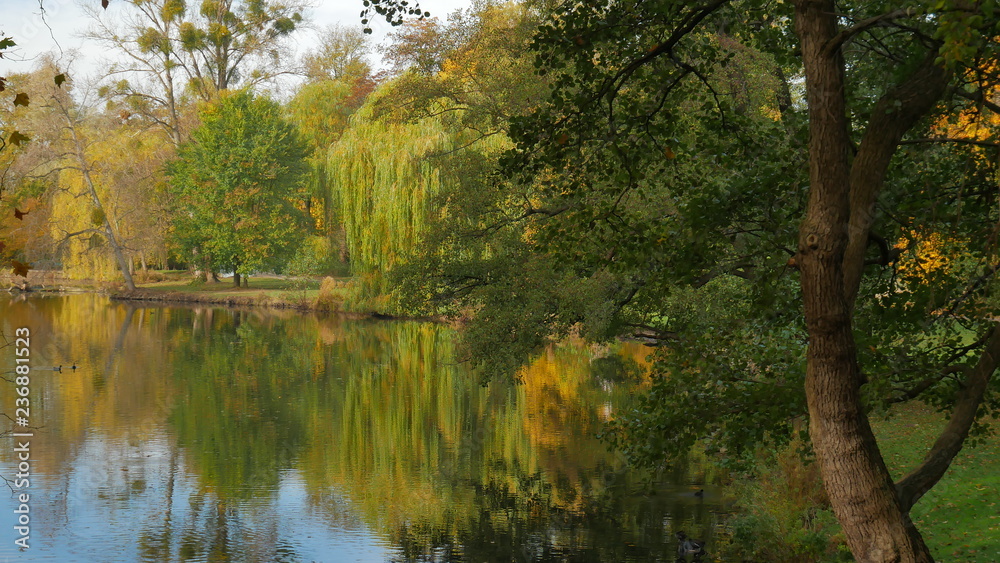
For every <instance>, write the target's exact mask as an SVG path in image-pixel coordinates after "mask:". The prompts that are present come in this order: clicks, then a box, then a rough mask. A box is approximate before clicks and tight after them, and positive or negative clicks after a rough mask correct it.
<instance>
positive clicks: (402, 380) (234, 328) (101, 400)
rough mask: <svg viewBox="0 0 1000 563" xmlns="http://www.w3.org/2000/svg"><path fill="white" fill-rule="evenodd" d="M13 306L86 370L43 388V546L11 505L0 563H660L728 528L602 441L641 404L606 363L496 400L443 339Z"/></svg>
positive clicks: (92, 305)
mask: <svg viewBox="0 0 1000 563" xmlns="http://www.w3.org/2000/svg"><path fill="white" fill-rule="evenodd" d="M0 311H2V313H3V314H2V315H0V321H2V323H3V324H2V325H0V326H2V327H4V330H5V331H6V332H10V331H9V330H8V328H9V327H11V326H21V325H23V324H32V325H33V326H34V328H33V333H34V334H35V335H36V336H37V337H38V339H37V340H35V339H34V338H33V342H32V358H33V361H34V364H33V365H35V366H53V365H60V364H62V365H69V364H70V363H76V364H78V365H79V366H80V369H79V370H77V371H66V370H63V371H62V372H53V371H43V370H39V371H38V372H37V373H35V375H34V376H33V377H32V417H33V418H32V422H33V423H34V424H38V425H40V426H44V428H43V429H42V430H39V431H36V436H35V437H34V438H32V443H31V448H32V458H33V462H32V487H31V489H30V491H29V493H30V494H31V495H32V498H31V509H32V513H31V514H32V522H31V532H32V533H31V540H30V541H31V546H32V547H31V549H30V550H29V551H27V552H24V553H18V552H17V549H16V547H15V546H14V544H13V541H14V539H15V537H16V536H15V532H14V530H13V526H14V523H15V517H16V515H15V514H14V513H13V509H14V507H15V506H16V502H15V500H16V499H15V498H14V497H9V498H8V499H5V498H3V493H0V563H4V561H8V560H9V561H59V562H63V561H81V562H88V561H95V562H105V561H107V562H115V561H143V560H146V561H220V560H229V561H246V562H255V561H266V562H274V561H305V562H309V561H317V562H341V561H344V562H349V561H388V560H398V561H405V560H411V561H412V560H419V561H430V560H441V561H443V560H449V561H451V560H464V561H475V562H481V561H494V560H498V561H499V560H503V561H511V560H528V559H536V560H545V561H557V560H558V561H563V560H572V561H580V562H598V561H636V562H641V561H660V560H664V556H667V557H670V556H671V555H672V554H675V550H676V540H675V539H674V536H673V534H674V532H675V531H676V530H678V529H684V530H687V531H689V532H692V533H694V532H697V533H698V536H696V537H699V538H706V539H707V538H708V537H709V536H710V535H711V533H712V531H711V530H712V529H713V527H714V526H716V525H717V523H718V522H719V512H720V509H722V506H721V503H720V502H719V500H718V499H719V497H718V496H717V495H713V494H711V493H710V494H706V495H705V497H704V498H696V497H694V496H693V492H692V491H693V490H694V489H692V486H693V485H694V484H693V482H691V481H689V479H691V476H690V475H689V474H688V473H687V472H686V471H681V472H680V473H678V474H676V475H664V479H665V481H667V482H666V483H663V482H660V483H657V484H656V485H655V486H654V485H651V484H649V483H647V482H646V481H645V478H642V477H640V476H638V475H635V474H631V473H630V472H627V471H624V470H623V468H622V464H621V459H619V458H618V456H615V455H614V454H610V453H609V452H608V451H607V449H606V446H605V445H604V444H602V443H600V442H599V441H597V440H596V438H595V437H594V434H596V432H597V431H598V430H599V429H600V424H601V422H602V421H604V420H607V418H608V417H609V416H611V414H612V413H614V412H616V410H618V409H619V408H621V407H622V405H624V404H627V400H628V399H629V397H628V395H629V394H630V392H631V390H632V388H631V387H629V385H628V383H627V381H626V380H627V379H628V378H627V377H623V376H622V373H625V372H622V370H621V369H619V368H622V367H623V366H625V367H627V362H624V361H622V360H620V359H616V357H615V356H613V355H612V356H606V357H605V356H601V357H600V358H602V359H598V360H595V359H594V355H593V354H592V353H591V352H590V351H588V350H587V349H586V348H583V347H579V346H565V347H559V348H558V349H550V350H549V351H547V352H546V353H545V354H543V355H542V356H541V357H540V358H538V359H537V360H536V361H535V362H534V363H532V365H531V366H529V367H528V368H526V370H525V371H524V372H523V374H522V375H523V383H522V384H520V385H515V386H511V385H506V384H495V385H490V386H489V387H487V388H483V387H480V386H479V384H478V381H477V380H475V378H473V377H471V376H470V375H468V374H465V373H463V372H462V371H461V370H460V368H459V367H457V366H456V365H455V364H454V362H453V361H451V357H450V355H449V351H450V350H451V346H452V344H451V338H452V333H451V332H450V331H448V329H446V328H443V327H440V326H436V325H426V324H417V323H364V322H349V321H344V320H337V319H334V318H313V317H309V316H300V315H294V314H285V315H284V316H277V315H274V314H270V313H267V312H265V311H262V310H255V311H253V312H236V311H230V310H221V309H214V310H213V309H184V308H162V309H160V308H137V309H136V308H129V307H126V306H124V305H121V304H113V303H109V302H108V301H107V299H106V298H103V297H99V296H94V295H85V296H72V297H59V298H37V299H30V300H25V301H20V302H15V301H5V300H4V299H3V296H0ZM42 335H45V336H44V337H43V336H42ZM640 357H641V356H640ZM7 359H8V356H7V355H6V353H5V352H0V364H2V362H5V361H7ZM596 368H600V369H596ZM9 389H10V386H7V385H6V384H3V383H2V382H0V412H9V411H10V410H11V408H12V406H13V393H12V392H11V391H9ZM36 401H37V402H36ZM8 427H9V425H8V426H2V425H0V429H5V428H8ZM13 447H14V444H13V442H12V440H11V439H10V438H8V439H6V440H0V460H2V461H0V474H2V475H4V476H7V477H8V478H10V477H11V476H13V474H14V473H16V470H15V465H14V463H13V462H14V461H15V459H14V456H13V455H12V450H13ZM258 479H259V480H260V481H254V482H248V481H250V480H258ZM698 479H699V482H702V478H698ZM700 486H701V485H700V484H699V485H698V487H700ZM654 489H655V490H654ZM8 496H9V495H8ZM670 560H672V558H671V559H670Z"/></svg>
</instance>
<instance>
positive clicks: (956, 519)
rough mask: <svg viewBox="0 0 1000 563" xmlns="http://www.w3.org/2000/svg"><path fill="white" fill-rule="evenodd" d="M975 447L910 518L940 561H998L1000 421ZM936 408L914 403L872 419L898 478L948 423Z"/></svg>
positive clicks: (967, 449)
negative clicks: (885, 418) (889, 415)
mask: <svg viewBox="0 0 1000 563" xmlns="http://www.w3.org/2000/svg"><path fill="white" fill-rule="evenodd" d="M993 422H994V424H993V427H994V429H995V430H996V432H995V433H994V435H992V436H989V437H988V438H986V439H985V440H983V441H982V443H980V444H979V445H978V446H976V447H970V446H968V445H966V447H965V448H964V449H963V450H962V451H961V452H959V454H958V456H956V457H955V461H954V462H953V463H952V465H951V468H949V469H948V472H947V473H946V474H945V476H944V477H943V478H942V479H941V481H940V482H939V483H938V484H937V485H936V486H935V487H934V488H933V489H931V490H930V492H928V493H927V494H926V495H925V496H924V497H923V498H922V499H920V501H919V502H918V503H917V505H916V506H915V507H914V508H913V511H912V513H911V516H912V518H913V521H914V522H915V523H916V524H917V527H918V528H919V529H920V531H921V533H922V534H923V535H924V539H925V540H926V541H927V545H928V546H929V547H930V548H931V551H932V553H933V554H934V557H935V559H936V560H937V561H948V562H952V561H962V562H975V563H1000V423H997V422H996V421H993ZM944 423H945V418H944V417H943V416H942V415H940V414H938V413H936V412H935V411H934V409H932V408H930V407H928V406H926V405H922V404H916V403H914V404H911V405H906V406H904V407H902V408H899V409H898V410H897V411H896V416H894V417H893V418H891V419H889V420H888V421H878V422H875V423H874V427H875V434H876V436H877V437H878V442H879V446H880V447H881V448H882V454H883V455H884V456H885V462H886V464H887V465H888V466H889V471H890V472H892V475H893V477H894V478H895V479H899V477H900V476H901V475H902V474H904V473H905V472H907V471H909V470H910V469H912V468H913V467H915V466H916V464H917V463H919V462H920V460H921V459H922V458H923V456H924V455H925V454H926V452H927V450H928V449H929V448H930V446H931V444H933V443H934V440H935V439H936V438H937V436H938V433H939V432H940V431H941V428H942V427H943V426H944Z"/></svg>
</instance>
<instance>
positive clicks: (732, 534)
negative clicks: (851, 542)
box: [722, 441, 852, 563]
mask: <svg viewBox="0 0 1000 563" xmlns="http://www.w3.org/2000/svg"><path fill="white" fill-rule="evenodd" d="M801 450H802V443H801V442H798V441H794V442H792V443H790V444H788V445H787V446H786V447H785V448H783V449H782V450H780V451H778V452H761V453H760V454H759V455H758V457H757V460H756V464H755V468H754V470H753V472H752V474H750V475H747V476H746V477H744V478H742V479H740V480H738V481H737V482H736V483H735V484H734V485H733V488H734V489H737V490H739V493H738V496H737V501H736V505H737V508H738V509H739V512H738V513H737V514H736V515H734V516H733V517H731V518H730V520H729V522H728V532H729V533H728V541H724V542H723V544H724V545H723V546H722V552H723V554H724V555H725V556H726V557H725V559H726V560H736V561H787V562H789V563H794V562H801V563H812V562H816V561H851V560H852V559H851V557H850V552H849V551H847V550H846V547H843V546H844V538H843V536H842V534H841V530H840V525H839V524H838V523H837V519H836V518H835V517H834V515H833V511H832V510H831V509H830V502H829V500H828V499H827V496H826V491H825V490H824V489H823V483H822V480H821V479H820V475H819V466H818V465H817V464H816V463H813V462H812V460H811V459H809V458H808V457H807V456H805V455H804V454H803V453H802V451H801Z"/></svg>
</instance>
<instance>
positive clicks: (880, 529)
mask: <svg viewBox="0 0 1000 563" xmlns="http://www.w3.org/2000/svg"><path fill="white" fill-rule="evenodd" d="M836 12H837V9H836V7H835V5H834V2H832V1H830V0H819V1H809V0H797V1H796V3H795V24H796V32H797V34H798V36H799V39H800V41H801V47H802V57H803V62H804V65H805V74H806V92H807V99H808V104H809V122H810V125H809V127H810V129H809V135H810V136H809V182H810V189H809V202H808V206H807V210H806V217H805V220H804V221H803V223H802V225H801V228H800V231H799V246H798V253H799V259H798V260H797V262H798V264H799V267H800V273H801V285H802V300H803V308H804V313H805V318H806V327H807V330H808V333H809V349H808V356H807V366H806V385H805V387H806V398H807V401H808V406H809V431H810V436H811V438H812V442H813V447H814V448H815V451H816V454H817V458H818V460H819V463H820V469H821V472H822V475H823V481H824V486H825V488H826V490H827V493H828V495H829V498H830V502H831V504H832V506H833V510H834V512H835V513H836V515H837V519H838V520H839V521H840V523H841V525H842V526H843V529H844V533H845V535H846V537H847V543H848V545H849V546H850V548H851V551H852V553H853V554H854V556H855V558H856V559H857V560H858V561H862V562H886V563H887V562H921V563H924V562H926V563H932V562H933V558H932V557H931V555H930V551H929V550H928V549H927V546H926V545H925V544H924V542H923V539H922V538H921V536H920V533H919V532H918V531H917V530H916V528H915V527H914V526H913V524H912V522H911V521H910V519H909V516H908V514H907V513H906V512H905V511H904V510H903V509H902V507H901V506H900V503H899V502H898V500H897V497H896V490H895V485H894V484H893V482H892V479H891V476H890V475H889V472H888V470H887V469H886V467H885V463H884V462H883V460H882V456H881V453H880V452H879V449H878V444H877V443H876V441H875V436H874V434H873V433H872V430H871V426H870V425H869V423H868V417H867V416H866V414H865V412H864V410H863V404H862V400H861V385H862V383H863V378H862V375H861V371H860V368H859V366H858V361H857V353H856V349H855V343H854V334H853V329H852V326H851V319H852V307H851V306H850V303H849V301H848V296H847V294H846V291H845V283H844V282H845V277H844V257H845V252H846V250H847V246H848V241H849V229H848V226H849V224H850V220H851V198H850V196H851V189H850V188H851V183H850V176H851V174H850V166H849V154H850V147H851V145H850V138H849V136H848V123H847V113H846V100H845V90H844V61H843V57H842V55H841V52H840V49H825V46H826V45H827V44H828V43H829V42H830V41H831V40H832V39H833V38H834V37H836V35H837V31H838V30H837V20H836V17H837V16H836Z"/></svg>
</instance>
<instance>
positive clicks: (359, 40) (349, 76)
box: [303, 24, 371, 83]
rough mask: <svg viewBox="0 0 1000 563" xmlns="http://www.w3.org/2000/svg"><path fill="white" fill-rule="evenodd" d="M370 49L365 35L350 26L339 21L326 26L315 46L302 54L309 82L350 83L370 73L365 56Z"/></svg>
mask: <svg viewBox="0 0 1000 563" xmlns="http://www.w3.org/2000/svg"><path fill="white" fill-rule="evenodd" d="M370 52H371V47H370V46H369V42H368V38H367V37H366V36H365V35H364V34H363V33H361V32H360V31H358V29H357V28H354V27H345V26H342V25H339V24H334V25H331V26H328V27H327V28H326V29H325V30H324V31H323V34H322V36H321V38H320V45H319V48H318V49H316V50H315V51H310V52H308V53H306V55H305V56H304V57H303V63H304V66H305V75H306V79H307V80H308V81H309V82H319V81H323V80H343V81H346V82H348V83H354V82H358V81H362V80H367V79H369V78H370V76H371V66H370V65H369V64H368V61H367V60H365V58H366V57H367V56H368V54H369V53H370Z"/></svg>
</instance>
